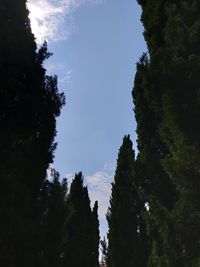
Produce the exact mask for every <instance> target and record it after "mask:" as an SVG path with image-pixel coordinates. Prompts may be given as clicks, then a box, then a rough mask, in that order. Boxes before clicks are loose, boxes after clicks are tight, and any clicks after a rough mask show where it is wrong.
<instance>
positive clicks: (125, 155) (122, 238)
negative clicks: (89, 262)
mask: <svg viewBox="0 0 200 267" xmlns="http://www.w3.org/2000/svg"><path fill="white" fill-rule="evenodd" d="M134 164H135V159H134V152H133V149H132V142H131V140H130V137H129V136H125V137H124V139H123V144H122V146H121V148H120V150H119V155H118V160H117V169H116V172H115V179H114V183H113V185H112V195H111V199H110V208H109V210H108V214H107V220H108V225H109V232H108V255H107V266H108V267H121V266H125V267H133V266H134V267H136V266H138V267H139V266H140V267H142V266H145V265H143V262H142V261H143V259H144V258H145V255H144V254H145V253H144V251H145V246H144V244H143V241H142V238H141V237H142V235H143V225H142V224H141V211H142V209H143V208H144V202H142V201H141V200H140V197H139V194H138V191H139V188H137V180H136V177H135V170H134ZM142 250H143V253H142ZM141 254H143V255H142V257H143V258H140V256H141Z"/></svg>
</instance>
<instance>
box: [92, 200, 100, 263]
mask: <svg viewBox="0 0 200 267" xmlns="http://www.w3.org/2000/svg"><path fill="white" fill-rule="evenodd" d="M92 237H93V244H92V249H93V263H92V266H94V267H99V242H100V233H99V218H98V202H97V201H95V203H94V207H93V210H92Z"/></svg>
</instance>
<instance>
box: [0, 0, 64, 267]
mask: <svg viewBox="0 0 200 267" xmlns="http://www.w3.org/2000/svg"><path fill="white" fill-rule="evenodd" d="M0 25H1V41H0V58H1V61H0V73H1V79H0V125H1V127H0V140H1V141H0V149H1V155H0V188H1V189H0V217H1V222H0V262H1V264H2V265H3V266H5V267H6V266H16V267H17V266H20V267H23V266H27V265H29V266H36V265H37V263H36V261H37V260H36V259H37V256H38V247H39V245H38V241H37V240H36V239H35V238H36V236H37V231H38V229H37V230H36V228H37V227H36V226H37V225H38V224H39V223H38V221H39V220H40V219H39V218H40V215H39V211H38V196H39V193H40V189H41V186H42V183H43V181H44V180H45V178H46V170H47V168H48V165H49V163H50V162H52V160H53V151H54V149H55V143H54V137H55V134H56V131H55V124H56V121H55V118H56V116H58V115H59V113H60V108H61V106H62V104H64V97H63V95H62V94H59V93H58V89H57V79H56V77H48V76H46V71H45V69H44V67H43V62H44V60H45V59H47V58H48V57H49V56H50V54H49V53H48V51H47V46H46V44H44V45H43V46H42V47H41V49H39V51H38V52H37V50H36V49H37V48H36V44H35V41H34V36H33V35H32V33H31V28H30V22H29V19H28V11H27V8H26V1H25V0H19V1H7V0H2V1H1V5H0Z"/></svg>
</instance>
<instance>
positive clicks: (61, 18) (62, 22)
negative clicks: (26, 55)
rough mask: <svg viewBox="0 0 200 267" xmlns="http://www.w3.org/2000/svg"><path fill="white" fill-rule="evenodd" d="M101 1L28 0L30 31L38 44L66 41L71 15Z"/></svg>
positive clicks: (70, 24) (69, 32) (71, 26)
mask: <svg viewBox="0 0 200 267" xmlns="http://www.w3.org/2000/svg"><path fill="white" fill-rule="evenodd" d="M100 1H101V0H28V3H27V6H28V9H29V10H30V15H29V17H30V20H31V27H32V31H33V33H34V35H35V37H36V40H37V42H38V43H39V44H41V43H43V42H44V40H46V41H59V40H63V39H68V37H69V35H70V34H71V31H72V30H73V19H72V16H71V13H72V12H73V11H74V10H75V9H77V8H78V7H80V6H82V5H84V4H87V3H93V4H98V3H99V2H100Z"/></svg>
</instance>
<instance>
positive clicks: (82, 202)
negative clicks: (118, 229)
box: [64, 173, 98, 267]
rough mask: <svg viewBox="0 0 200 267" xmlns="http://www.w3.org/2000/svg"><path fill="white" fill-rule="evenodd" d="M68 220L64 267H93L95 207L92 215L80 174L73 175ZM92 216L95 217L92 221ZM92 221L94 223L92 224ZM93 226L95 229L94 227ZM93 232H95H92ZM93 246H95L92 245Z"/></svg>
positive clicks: (95, 263)
mask: <svg viewBox="0 0 200 267" xmlns="http://www.w3.org/2000/svg"><path fill="white" fill-rule="evenodd" d="M68 209H69V217H68V218H69V219H68V224H67V241H66V245H65V254H64V266H69V267H82V266H87V267H95V266H97V262H96V255H95V253H97V251H96V245H97V242H98V241H97V227H98V226H97V225H95V224H97V223H98V221H97V217H96V215H95V213H96V212H97V210H96V209H97V206H96V205H95V209H94V212H93V213H92V210H91V207H90V199H89V196H88V190H87V187H84V185H83V176H82V173H78V174H76V175H75V178H74V180H73V181H72V184H71V187H70V193H69V200H68ZM94 216H95V217H96V218H95V220H94ZM94 221H96V222H95V223H94ZM94 225H95V227H94ZM94 230H95V231H94ZM94 244H95V245H94Z"/></svg>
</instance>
